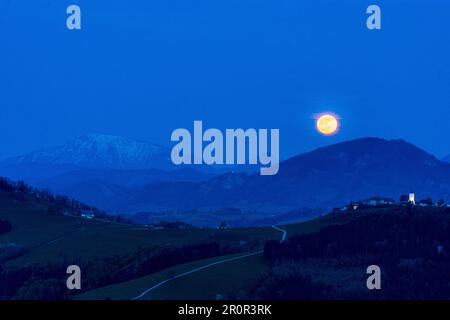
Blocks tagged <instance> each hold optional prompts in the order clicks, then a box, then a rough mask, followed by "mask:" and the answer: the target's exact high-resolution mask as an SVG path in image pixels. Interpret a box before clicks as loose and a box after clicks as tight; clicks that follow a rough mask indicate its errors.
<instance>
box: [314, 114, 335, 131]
mask: <svg viewBox="0 0 450 320" xmlns="http://www.w3.org/2000/svg"><path fill="white" fill-rule="evenodd" d="M316 127H317V130H318V131H319V132H320V133H322V134H324V135H326V136H329V135H332V134H334V133H336V131H337V130H338V127H339V122H338V119H337V118H336V116H334V115H332V114H329V113H326V114H323V115H321V116H320V117H319V119H317V123H316Z"/></svg>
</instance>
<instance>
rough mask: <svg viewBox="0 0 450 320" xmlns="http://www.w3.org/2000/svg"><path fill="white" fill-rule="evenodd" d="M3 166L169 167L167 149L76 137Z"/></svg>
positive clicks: (114, 138)
mask: <svg viewBox="0 0 450 320" xmlns="http://www.w3.org/2000/svg"><path fill="white" fill-rule="evenodd" d="M5 163H7V164H10V165H12V164H15V165H24V164H46V165H74V166H77V167H85V168H102V169H128V170H133V169H136V170H139V169H148V168H164V169H167V168H169V167H171V166H172V165H171V162H170V149H168V148H166V147H163V146H159V145H156V144H152V143H149V142H146V141H142V140H137V139H128V138H123V137H117V136H112V135H105V134H90V135H83V136H80V137H78V138H76V139H74V140H72V141H70V142H69V143H66V144H65V145H63V146H60V147H55V148H51V149H45V150H40V151H36V152H32V153H29V154H26V155H23V156H19V157H15V158H11V159H9V160H6V161H5Z"/></svg>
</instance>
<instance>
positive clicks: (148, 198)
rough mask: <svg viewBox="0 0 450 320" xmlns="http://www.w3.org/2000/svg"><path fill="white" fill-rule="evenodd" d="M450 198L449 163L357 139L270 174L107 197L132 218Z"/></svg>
mask: <svg viewBox="0 0 450 320" xmlns="http://www.w3.org/2000/svg"><path fill="white" fill-rule="evenodd" d="M411 190H414V192H415V193H416V194H417V196H418V197H428V196H431V197H433V198H441V197H442V198H445V199H447V200H448V199H450V164H448V163H444V162H442V161H440V160H438V159H436V158H435V157H434V156H432V155H430V154H428V153H427V152H425V151H423V150H421V149H419V148H417V147H415V146H414V145H412V144H410V143H408V142H405V141H403V140H384V139H378V138H361V139H356V140H352V141H347V142H343V143H339V144H335V145H331V146H327V147H324V148H319V149H317V150H314V151H311V152H308V153H304V154H301V155H299V156H296V157H293V158H291V159H289V160H286V161H284V162H282V163H281V164H280V171H279V173H278V174H277V175H275V176H266V177H264V176H259V175H247V174H244V173H229V174H225V175H221V176H219V177H216V178H213V179H210V180H207V181H204V182H199V183H193V182H176V183H159V184H154V185H149V186H146V187H144V188H141V189H139V190H133V192H132V193H126V194H121V195H118V196H116V197H115V198H114V199H111V202H109V205H110V206H111V207H114V208H116V209H118V210H123V211H129V212H137V211H145V210H149V211H151V210H158V209H161V208H166V209H167V208H171V209H179V210H188V209H199V208H203V209H205V210H208V208H217V207H223V206H228V207H235V208H239V209H242V210H248V211H259V212H267V213H284V212H289V211H290V210H295V209H297V208H302V207H309V208H313V207H320V208H322V209H324V210H328V209H330V208H332V207H334V206H338V205H343V204H345V203H347V202H349V201H351V200H360V199H364V198H367V197H371V196H374V195H383V196H388V197H393V198H398V197H399V196H400V195H401V194H405V193H408V192H410V191H411Z"/></svg>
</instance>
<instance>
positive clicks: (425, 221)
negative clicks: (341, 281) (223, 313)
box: [253, 208, 450, 299]
mask: <svg viewBox="0 0 450 320" xmlns="http://www.w3.org/2000/svg"><path fill="white" fill-rule="evenodd" d="M427 210H428V211H427ZM264 257H265V259H266V260H267V261H268V262H269V264H270V265H271V268H270V271H269V273H268V274H266V276H265V277H264V278H263V279H261V281H260V282H259V283H258V285H257V286H256V288H255V289H254V291H253V294H254V295H256V296H259V297H265V298H273V299H277V298H280V299H296V298H302V295H303V293H299V292H298V290H300V289H298V288H300V287H298V286H300V285H301V286H303V287H304V289H302V290H300V291H302V292H307V294H308V296H311V297H313V298H314V297H316V298H325V299H327V298H339V299H342V298H349V297H351V298H364V299H366V298H372V297H371V296H370V294H369V292H368V290H361V291H352V290H354V289H351V290H350V289H349V290H350V291H346V292H342V291H341V289H340V288H333V287H332V286H329V285H325V284H323V283H320V282H317V281H315V279H314V277H312V278H309V277H308V276H305V275H302V274H296V273H295V272H293V271H292V270H294V271H295V268H294V269H292V268H291V269H289V268H287V266H292V265H294V266H295V265H299V266H300V265H302V264H303V265H304V264H305V263H308V261H316V262H317V263H319V264H320V265H328V266H332V265H334V264H335V263H336V261H352V262H353V263H354V265H353V267H356V268H359V270H360V272H361V274H360V275H362V276H363V277H364V275H365V268H367V266H368V265H371V264H376V265H380V266H382V270H383V290H382V291H381V292H380V293H379V294H378V295H376V296H375V298H377V299H379V298H383V299H449V298H450V272H448V270H450V211H449V210H448V209H446V208H445V209H444V208H442V209H439V210H438V209H436V210H431V208H430V209H420V210H419V209H417V210H415V209H412V208H404V209H403V210H400V211H399V212H395V213H383V214H370V215H366V216H361V217H360V218H358V219H356V220H353V221H351V222H348V223H346V224H342V225H332V226H327V227H324V228H322V229H321V230H319V231H318V232H315V233H311V234H304V235H300V236H294V237H292V238H290V239H288V241H286V242H284V243H279V242H277V241H270V242H267V243H266V245H265V248H264ZM299 269H301V268H299ZM287 270H289V271H287ZM313 273H314V272H313ZM295 287H297V289H298V290H297V291H295ZM360 288H361V289H364V288H365V283H363V282H362V283H361V287H360Z"/></svg>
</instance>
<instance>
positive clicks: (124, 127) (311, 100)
mask: <svg viewBox="0 0 450 320" xmlns="http://www.w3.org/2000/svg"><path fill="white" fill-rule="evenodd" d="M372 3H376V4H378V5H380V6H381V9H382V30H381V31H369V30H368V29H367V28H366V26H365V23H366V18H367V15H366V13H365V11H366V8H367V6H368V5H370V4H372ZM69 4H78V5H80V7H81V9H82V30H81V31H69V30H67V28H66V21H65V20H66V17H67V15H66V12H65V11H66V8H67V6H68V5H69ZM449 12H450V2H449V1H447V0H421V1H416V0H408V1H406V0H398V1H392V0H389V1H380V0H373V1H364V0H354V1H332V0H326V1H325V0H314V1H312V0H309V1H299V0H270V1H261V0H226V1H225V0H220V1H211V0H170V1H148V0H130V1H126V0H120V1H119V0H95V1H93V0H71V1H63V0H39V1H23V0H21V1H19V0H0V41H1V42H0V123H1V125H0V145H1V148H0V157H6V156H12V155H17V154H21V153H25V152H29V151H33V150H35V149H40V148H43V147H50V146H55V145H59V144H62V143H64V142H66V141H68V140H71V139H72V138H74V137H76V136H78V135H81V134H83V133H107V134H113V135H119V136H124V137H132V138H140V139H144V140H149V141H153V142H156V143H159V144H164V145H170V133H171V132H172V130H174V129H176V128H179V127H188V128H191V126H192V122H193V121H194V120H203V122H204V125H205V126H206V127H218V128H223V129H225V128H234V127H242V128H248V127H255V128H280V130H281V132H280V134H281V154H282V157H283V158H286V157H288V156H291V155H295V154H298V153H300V152H304V151H308V150H311V149H313V148H316V147H319V146H322V145H326V144H331V143H335V142H338V141H343V140H349V139H353V138H358V137H363V136H377V137H383V138H403V139H405V140H408V141H410V142H412V143H414V144H416V145H418V146H420V147H422V148H424V149H426V150H427V151H429V152H431V153H433V154H435V155H436V156H438V157H441V156H444V155H445V154H449V153H450V146H449V145H448V136H449V134H448V130H449V127H450V126H449V123H450V109H449V108H450V89H449V86H450V59H449V57H450V26H449V23H450V18H449ZM323 111H332V112H334V113H337V114H338V115H339V116H340V117H341V118H342V128H341V130H340V132H339V133H338V134H337V135H335V136H333V137H324V136H321V135H319V134H318V133H317V132H316V131H315V129H314V120H313V117H314V114H316V113H320V112H323Z"/></svg>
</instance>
